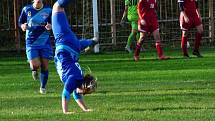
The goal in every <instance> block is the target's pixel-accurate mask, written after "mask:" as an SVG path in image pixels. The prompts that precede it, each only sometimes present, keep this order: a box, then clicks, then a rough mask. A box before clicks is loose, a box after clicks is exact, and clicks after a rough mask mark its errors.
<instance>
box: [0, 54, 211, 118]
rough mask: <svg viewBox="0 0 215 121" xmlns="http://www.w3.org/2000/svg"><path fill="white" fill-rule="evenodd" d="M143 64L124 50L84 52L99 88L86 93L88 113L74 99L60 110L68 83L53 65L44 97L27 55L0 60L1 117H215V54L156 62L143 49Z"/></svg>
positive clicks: (82, 61) (85, 62) (84, 62)
mask: <svg viewBox="0 0 215 121" xmlns="http://www.w3.org/2000/svg"><path fill="white" fill-rule="evenodd" d="M142 54H144V57H143V55H141V57H142V58H141V60H140V61H139V62H134V61H133V60H132V55H129V54H127V53H124V52H115V53H105V54H95V55H94V54H89V55H87V54H85V55H82V56H81V59H80V64H81V66H82V67H86V66H90V67H91V69H92V71H93V73H94V74H95V75H96V76H97V77H98V89H97V92H96V93H94V94H92V95H87V96H85V97H84V99H85V101H86V103H87V105H88V106H89V107H90V108H93V109H94V112H89V113H84V112H82V111H81V110H80V109H79V107H78V106H77V105H76V103H75V102H74V100H73V99H72V100H71V103H70V106H69V109H70V111H75V112H76V114H73V115H64V114H63V113H62V110H61V92H62V88H63V85H62V83H61V82H60V81H59V77H58V75H57V73H56V70H55V67H54V63H53V62H51V63H50V69H49V70H50V77H49V82H48V87H47V90H48V93H47V94H46V95H40V94H39V93H38V91H39V82H37V81H33V80H32V77H31V72H30V71H29V65H28V63H27V62H26V60H25V57H19V56H16V57H10V58H9V57H7V58H0V120H1V121H9V120H16V121H27V120H31V121H35V120H36V121H39V120H40V121H67V120H68V121H213V120H214V118H215V52H213V51H210V50H205V51H203V55H204V56H205V57H204V58H195V57H192V58H191V59H183V58H182V57H181V56H180V52H179V51H171V52H168V53H167V55H170V56H171V57H172V59H170V60H167V61H159V60H156V59H155V58H156V54H155V52H144V53H142Z"/></svg>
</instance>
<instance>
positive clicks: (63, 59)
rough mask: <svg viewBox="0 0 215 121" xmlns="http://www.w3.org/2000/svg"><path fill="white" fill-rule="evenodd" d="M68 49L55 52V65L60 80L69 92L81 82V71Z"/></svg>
mask: <svg viewBox="0 0 215 121" xmlns="http://www.w3.org/2000/svg"><path fill="white" fill-rule="evenodd" d="M73 57H74V56H72V55H71V53H70V52H68V51H66V50H65V51H60V52H57V53H56V54H55V65H56V69H57V72H58V74H59V76H60V79H61V81H62V82H63V83H64V86H65V88H66V90H67V91H69V92H70V93H71V92H72V91H73V90H74V89H76V88H78V87H80V86H81V84H82V83H83V72H82V70H81V67H80V65H79V63H78V61H77V60H76V59H74V58H73Z"/></svg>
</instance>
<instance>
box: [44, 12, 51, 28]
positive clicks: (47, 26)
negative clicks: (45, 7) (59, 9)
mask: <svg viewBox="0 0 215 121" xmlns="http://www.w3.org/2000/svg"><path fill="white" fill-rule="evenodd" d="M50 11H52V10H50ZM51 16H52V12H50V14H49V17H48V21H47V23H46V25H45V28H46V30H48V31H49V30H51V29H52V25H51Z"/></svg>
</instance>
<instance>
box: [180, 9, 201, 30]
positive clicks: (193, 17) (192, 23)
mask: <svg viewBox="0 0 215 121" xmlns="http://www.w3.org/2000/svg"><path fill="white" fill-rule="evenodd" d="M186 14H187V16H188V18H189V22H188V23H186V22H185V21H184V17H183V16H182V15H180V26H181V29H182V30H189V29H191V28H194V27H196V26H199V25H201V24H202V22H201V19H200V18H199V16H198V14H197V12H191V13H186Z"/></svg>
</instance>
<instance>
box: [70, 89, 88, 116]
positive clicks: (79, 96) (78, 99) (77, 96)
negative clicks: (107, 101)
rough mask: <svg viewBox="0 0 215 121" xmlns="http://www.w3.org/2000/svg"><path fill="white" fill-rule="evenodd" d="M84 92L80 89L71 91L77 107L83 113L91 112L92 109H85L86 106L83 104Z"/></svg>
mask: <svg viewBox="0 0 215 121" xmlns="http://www.w3.org/2000/svg"><path fill="white" fill-rule="evenodd" d="M84 93H85V92H84V90H83V89H81V88H77V89H76V90H74V91H73V98H74V99H75V101H76V103H77V104H78V106H79V107H80V108H81V109H82V110H83V111H85V112H89V111H92V109H89V108H87V106H86V104H85V103H84V100H83V97H82V94H84Z"/></svg>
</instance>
